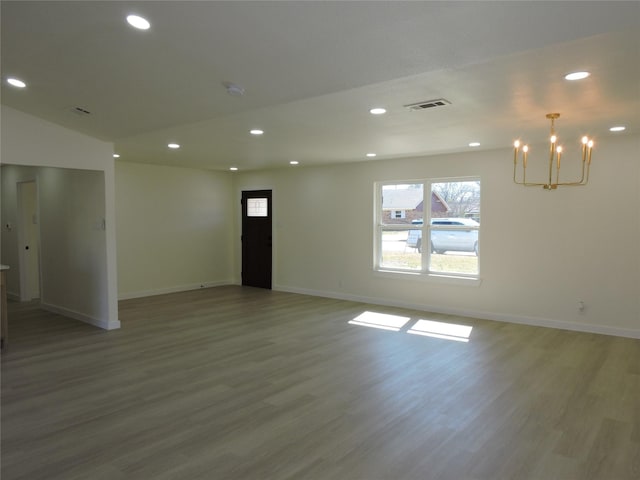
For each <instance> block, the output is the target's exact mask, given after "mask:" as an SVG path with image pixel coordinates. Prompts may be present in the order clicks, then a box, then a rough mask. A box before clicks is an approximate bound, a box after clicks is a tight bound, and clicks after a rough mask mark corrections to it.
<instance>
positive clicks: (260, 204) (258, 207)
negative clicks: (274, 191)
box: [247, 198, 269, 217]
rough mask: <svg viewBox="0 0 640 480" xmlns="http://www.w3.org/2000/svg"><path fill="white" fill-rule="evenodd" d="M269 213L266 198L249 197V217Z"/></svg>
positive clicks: (264, 215) (263, 215)
mask: <svg viewBox="0 0 640 480" xmlns="http://www.w3.org/2000/svg"><path fill="white" fill-rule="evenodd" d="M268 215H269V209H268V203H267V199H266V198H248V199H247V217H266V216H268Z"/></svg>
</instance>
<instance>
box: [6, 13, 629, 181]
mask: <svg viewBox="0 0 640 480" xmlns="http://www.w3.org/2000/svg"><path fill="white" fill-rule="evenodd" d="M130 13H136V14H139V15H142V16H144V17H146V18H147V19H148V20H149V21H150V22H151V25H152V26H151V29H150V30H148V31H138V30H135V29H132V28H131V27H130V26H129V25H128V24H127V23H126V21H125V17H126V16H127V15H128V14H130ZM1 16H2V25H1V26H2V31H1V34H2V78H3V82H2V103H3V104H6V105H8V106H11V107H13V108H16V109H18V110H22V111H24V112H27V113H30V114H33V115H36V116H38V117H41V118H44V119H46V120H49V121H52V122H55V123H58V124H60V125H63V126H66V127H69V128H72V129H74V130H78V131H80V132H83V133H86V134H88V135H92V136H95V137H97V138H100V139H103V140H108V141H112V142H114V144H115V150H116V151H117V152H118V153H120V154H121V160H123V161H136V162H149V163H158V164H166V165H180V166H193V167H202V168H210V169H219V170H226V169H228V168H229V167H230V166H232V165H233V166H237V167H239V168H240V169H241V170H249V169H257V168H270V167H280V166H284V165H287V163H288V162H289V161H291V160H297V161H299V162H300V164H301V165H317V164H323V163H337V162H353V161H366V160H367V158H366V157H365V154H366V153H367V152H376V153H377V155H378V156H377V157H376V158H377V159H384V158H395V157H406V156H415V155H433V154H438V153H445V152H457V151H465V150H469V147H468V143H469V142H472V141H478V142H481V144H482V145H481V147H478V148H480V149H494V148H501V147H505V146H508V145H510V144H511V142H512V140H513V139H514V138H517V137H523V138H526V139H528V140H529V141H536V140H542V139H543V138H544V137H545V136H546V134H547V132H548V128H549V124H548V121H547V120H546V119H545V114H546V113H547V112H551V111H557V112H560V113H561V114H562V117H561V118H560V120H559V121H558V123H557V127H558V131H559V133H560V135H561V136H562V137H564V138H567V141H568V140H571V139H572V138H573V137H572V136H573V135H575V136H577V135H578V134H580V133H586V134H589V135H591V136H594V137H595V138H596V142H597V140H598V138H602V137H605V136H608V135H613V134H612V133H610V132H609V131H608V128H609V127H610V126H612V125H614V124H624V125H626V126H627V131H626V132H625V133H624V134H634V133H638V132H640V2H637V1H634V2H613V1H603V2H596V1H589V2H579V1H568V2H560V1H556V2H536V1H534V2H526V1H521V2H515V1H513V2H497V1H491V2H483V1H473V2H453V1H447V2H401V1H388V2H327V1H318V2H314V1H297V2H260V1H258V2H245V1H232V2H183V1H173V2H171V1H162V2H155V1H145V2H121V1H110V2H100V1H84V2H56V1H45V2H27V1H15V2H14V1H5V0H3V1H2V3H1ZM576 70H588V71H590V72H591V73H592V75H591V77H589V78H588V79H586V80H583V81H580V82H568V81H566V80H564V78H563V76H564V75H565V74H566V73H568V72H571V71H576ZM8 76H15V77H19V78H21V79H23V80H24V81H25V82H27V84H28V86H27V88H25V89H22V90H18V89H15V88H12V87H10V86H8V85H7V84H6V82H5V81H4V80H5V79H6V78H7V77H8ZM224 82H234V83H237V84H239V85H241V86H242V87H244V88H245V94H244V96H242V97H233V96H230V95H229V94H228V93H227V92H226V90H225V88H224V87H223V83H224ZM434 98H445V99H447V100H449V101H450V102H451V105H448V106H446V107H438V108H434V109H429V110H424V111H419V112H415V111H409V110H407V109H406V108H404V107H403V105H406V104H410V103H415V102H419V101H423V100H429V99H434ZM76 106H80V107H83V108H85V109H87V110H89V111H90V112H91V115H88V116H80V115H78V114H77V113H74V112H73V108H74V107H76ZM374 106H383V107H385V108H386V109H387V110H388V112H387V114H385V115H382V116H373V115H370V114H369V113H368V110H369V109H370V108H371V107H374ZM251 128H261V129H263V130H264V131H265V134H264V135H263V136H261V137H254V136H251V135H249V133H248V131H249V129H251ZM570 136H571V138H569V137H570ZM169 142H176V143H179V144H181V145H182V148H180V149H179V150H169V149H168V148H167V147H166V145H167V143H169Z"/></svg>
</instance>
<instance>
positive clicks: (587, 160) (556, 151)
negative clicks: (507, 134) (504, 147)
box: [513, 113, 593, 190]
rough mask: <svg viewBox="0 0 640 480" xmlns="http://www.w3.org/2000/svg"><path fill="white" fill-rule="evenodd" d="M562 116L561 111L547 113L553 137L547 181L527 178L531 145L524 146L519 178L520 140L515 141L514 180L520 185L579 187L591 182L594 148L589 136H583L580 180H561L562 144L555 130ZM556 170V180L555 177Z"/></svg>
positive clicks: (549, 187)
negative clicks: (555, 122) (590, 172)
mask: <svg viewBox="0 0 640 480" xmlns="http://www.w3.org/2000/svg"><path fill="white" fill-rule="evenodd" d="M558 117H560V114H559V113H547V118H548V119H550V120H551V137H550V138H549V140H550V143H551V144H550V147H549V177H548V179H547V181H546V182H530V181H528V180H527V160H528V155H529V146H528V145H523V146H522V177H521V178H522V179H521V180H518V178H517V170H518V156H519V155H518V154H519V152H520V150H521V148H520V147H521V143H520V140H516V141H515V142H514V143H513V147H514V151H513V181H514V183H516V184H518V185H524V186H526V187H542V188H544V189H545V190H555V189H557V188H558V187H559V186H562V187H564V186H570V187H577V186H582V185H586V184H587V182H589V167H590V166H591V151H592V150H593V140H592V139H590V138H588V137H586V136H585V137H582V175H581V177H580V179H579V180H575V181H572V182H561V181H560V159H561V158H562V151H563V150H562V146H561V145H558V137H557V135H556V132H555V130H554V128H553V127H554V121H555V120H556V119H557V118H558ZM554 170H555V181H554V179H553V177H554Z"/></svg>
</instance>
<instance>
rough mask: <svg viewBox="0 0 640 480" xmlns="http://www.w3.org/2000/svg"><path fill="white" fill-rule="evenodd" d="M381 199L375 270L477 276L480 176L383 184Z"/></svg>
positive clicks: (379, 188) (378, 190)
mask: <svg viewBox="0 0 640 480" xmlns="http://www.w3.org/2000/svg"><path fill="white" fill-rule="evenodd" d="M376 203H377V204H376V219H377V221H376V228H375V232H376V233H375V239H374V245H375V252H374V267H375V269H376V270H378V271H392V272H393V271H395V272H408V273H414V274H415V273H419V274H425V275H438V276H453V277H470V278H478V276H479V254H480V222H479V220H480V179H479V178H454V179H443V180H440V179H429V180H420V181H409V182H401V183H378V184H376ZM399 210H402V211H404V213H405V215H404V218H398V216H397V213H398V211H399Z"/></svg>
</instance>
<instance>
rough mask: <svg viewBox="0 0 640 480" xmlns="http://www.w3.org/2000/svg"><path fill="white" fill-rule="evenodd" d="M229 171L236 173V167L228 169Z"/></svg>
mask: <svg viewBox="0 0 640 480" xmlns="http://www.w3.org/2000/svg"><path fill="white" fill-rule="evenodd" d="M229 170H231V171H232V172H236V171H238V167H229Z"/></svg>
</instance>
